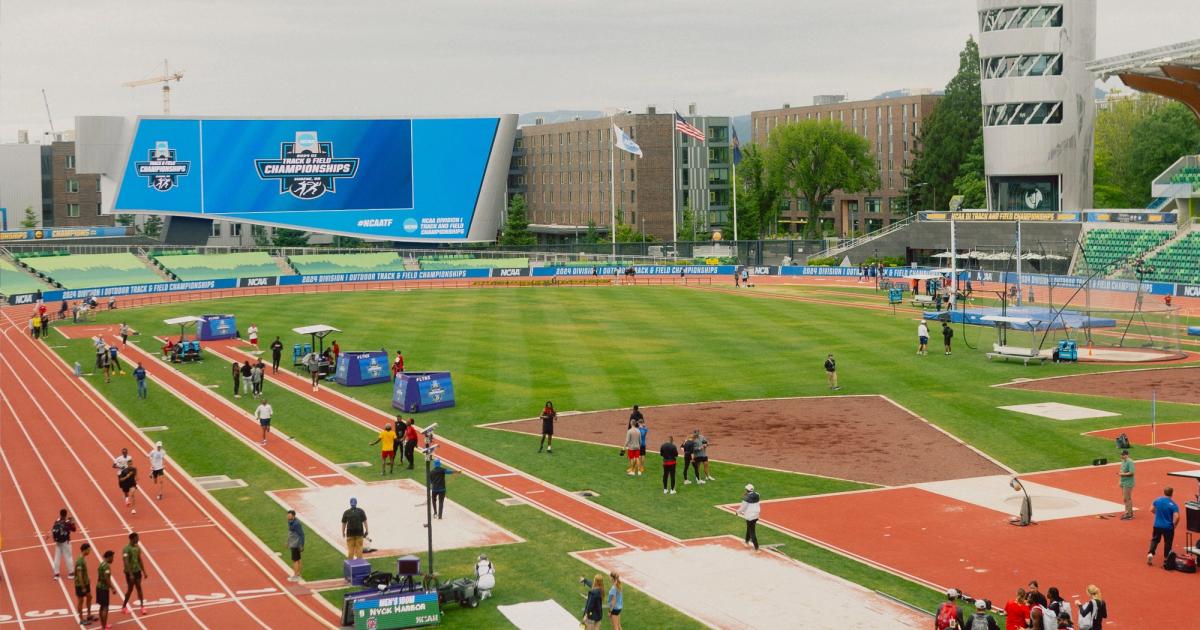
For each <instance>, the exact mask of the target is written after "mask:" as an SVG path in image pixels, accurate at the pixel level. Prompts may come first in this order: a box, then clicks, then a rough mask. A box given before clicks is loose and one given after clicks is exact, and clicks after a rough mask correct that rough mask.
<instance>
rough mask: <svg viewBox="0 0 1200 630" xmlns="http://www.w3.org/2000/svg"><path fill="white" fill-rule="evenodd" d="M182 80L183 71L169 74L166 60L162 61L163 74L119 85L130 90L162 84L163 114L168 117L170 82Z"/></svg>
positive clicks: (169, 111)
mask: <svg viewBox="0 0 1200 630" xmlns="http://www.w3.org/2000/svg"><path fill="white" fill-rule="evenodd" d="M182 78H183V70H176V71H175V72H171V71H170V69H169V68H168V66H167V60H166V59H163V72H162V74H161V75H157V76H153V77H148V78H145V79H141V80H139V81H129V82H127V83H122V84H121V85H123V86H125V87H130V88H131V87H138V86H141V85H153V84H155V83H161V84H162V96H163V114H168V115H169V114H170V113H171V81H175V82H178V81H179V80H180V79H182Z"/></svg>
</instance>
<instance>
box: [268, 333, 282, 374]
mask: <svg viewBox="0 0 1200 630" xmlns="http://www.w3.org/2000/svg"><path fill="white" fill-rule="evenodd" d="M282 358H283V342H282V341H280V340H279V336H278V335H277V336H276V337H275V341H272V342H271V373H272V374H278V373H279V361H280V359H282Z"/></svg>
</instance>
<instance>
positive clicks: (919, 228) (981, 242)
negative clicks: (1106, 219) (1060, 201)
mask: <svg viewBox="0 0 1200 630" xmlns="http://www.w3.org/2000/svg"><path fill="white" fill-rule="evenodd" d="M955 227H956V232H957V234H956V239H955V241H956V242H955V246H956V247H957V248H958V251H960V252H962V251H969V250H975V249H978V250H983V251H990V252H995V251H1001V250H1005V249H1006V250H1008V251H1009V252H1012V251H1014V248H1015V242H1016V223H1014V222H1011V221H999V222H984V221H981V222H971V223H968V222H965V221H959V222H956V223H955ZM1081 227H1082V224H1080V223H1022V224H1021V249H1022V250H1023V251H1027V252H1029V251H1032V252H1038V253H1046V254H1058V255H1060V256H1067V257H1068V258H1070V256H1071V255H1072V254H1073V253H1074V252H1075V245H1076V241H1077V240H1078V238H1079V231H1080V228H1081ZM910 248H911V249H934V250H940V251H946V250H948V249H949V248H950V223H948V222H945V221H916V222H914V223H910V224H909V225H907V226H905V227H903V228H901V229H899V230H896V231H895V232H893V233H891V234H888V235H886V236H882V237H880V238H877V239H875V240H874V241H871V242H868V243H865V244H863V245H860V246H858V247H856V248H854V249H851V250H850V251H848V252H846V253H845V254H843V256H849V257H850V262H852V263H855V264H857V263H859V262H861V261H863V260H866V259H868V258H871V257H873V256H874V255H875V253H876V251H875V250H877V249H878V253H879V255H880V256H898V257H904V256H905V255H906V254H907V252H908V250H909V249H910Z"/></svg>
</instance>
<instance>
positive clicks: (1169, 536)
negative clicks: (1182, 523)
mask: <svg viewBox="0 0 1200 630" xmlns="http://www.w3.org/2000/svg"><path fill="white" fill-rule="evenodd" d="M1173 494H1175V489H1174V488H1172V487H1171V486H1167V487H1166V488H1163V495H1162V496H1161V497H1158V498H1157V499H1155V500H1154V506H1153V507H1152V508H1150V511H1151V512H1153V513H1154V533H1153V534H1152V535H1151V536H1150V553H1147V554H1146V564H1153V562H1154V550H1155V549H1157V548H1158V541H1159V539H1160V538H1161V539H1162V541H1163V558H1164V559H1166V558H1169V557H1170V555H1171V546H1172V544H1173V543H1174V542H1175V526H1176V525H1178V524H1179V506H1178V505H1175V502H1174V501H1172V500H1171V496H1172V495H1173Z"/></svg>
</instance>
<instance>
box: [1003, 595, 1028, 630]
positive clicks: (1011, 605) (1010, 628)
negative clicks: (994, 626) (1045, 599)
mask: <svg viewBox="0 0 1200 630" xmlns="http://www.w3.org/2000/svg"><path fill="white" fill-rule="evenodd" d="M1028 627H1029V602H1028V601H1026V599H1025V589H1023V588H1019V589H1017V596H1016V597H1015V598H1013V599H1011V600H1009V601H1008V603H1007V604H1005V605H1004V630H1023V629H1024V628H1028Z"/></svg>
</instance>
